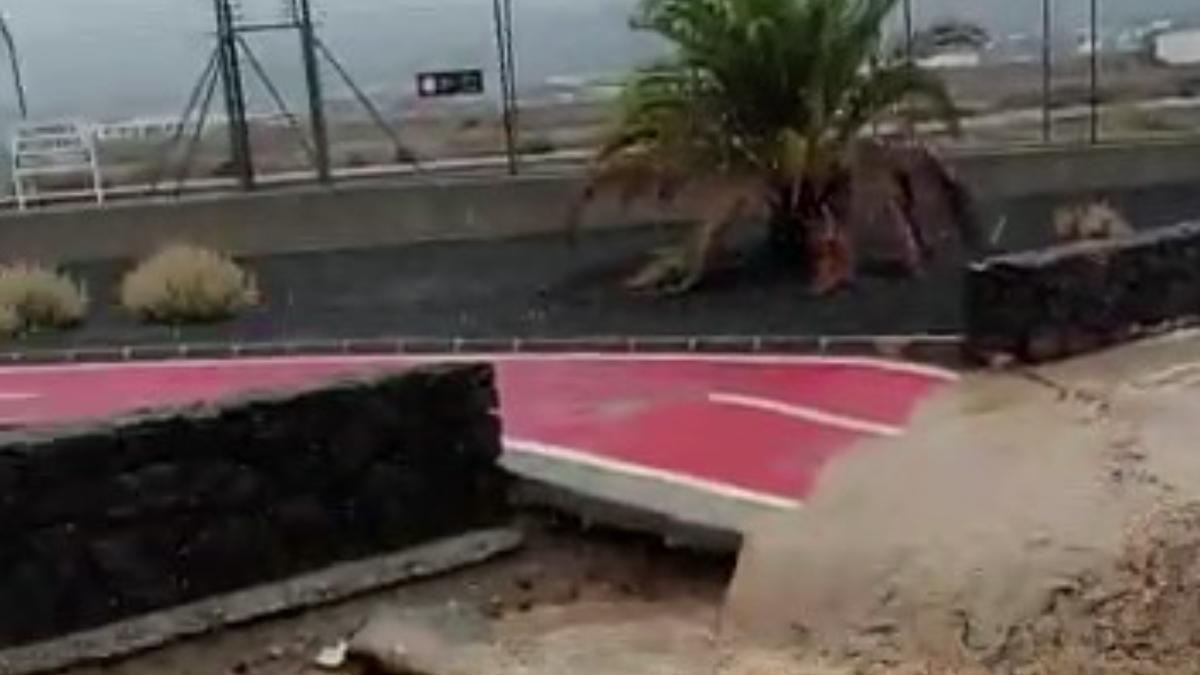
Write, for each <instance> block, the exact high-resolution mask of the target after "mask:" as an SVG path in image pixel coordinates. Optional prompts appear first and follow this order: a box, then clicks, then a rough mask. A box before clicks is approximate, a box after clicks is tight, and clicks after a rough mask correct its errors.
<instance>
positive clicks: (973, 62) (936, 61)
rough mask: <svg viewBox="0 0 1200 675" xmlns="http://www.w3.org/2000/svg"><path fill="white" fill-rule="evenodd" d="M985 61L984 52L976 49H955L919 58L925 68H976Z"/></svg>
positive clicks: (918, 61) (918, 60)
mask: <svg viewBox="0 0 1200 675" xmlns="http://www.w3.org/2000/svg"><path fill="white" fill-rule="evenodd" d="M982 62H983V54H982V53H980V52H979V51H978V50H974V49H954V50H947V51H943V52H938V53H937V54H931V55H929V56H926V57H923V58H920V59H917V63H918V64H919V65H920V66H921V67H923V68H976V67H978V66H979V64H980V63H982Z"/></svg>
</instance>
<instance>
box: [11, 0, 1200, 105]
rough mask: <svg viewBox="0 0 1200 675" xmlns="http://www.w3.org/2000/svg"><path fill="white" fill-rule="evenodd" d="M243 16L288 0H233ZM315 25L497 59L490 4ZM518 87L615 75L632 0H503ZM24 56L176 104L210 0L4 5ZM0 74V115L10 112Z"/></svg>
mask: <svg viewBox="0 0 1200 675" xmlns="http://www.w3.org/2000/svg"><path fill="white" fill-rule="evenodd" d="M1053 1H1054V2H1055V6H1056V15H1057V17H1058V23H1059V26H1060V30H1061V31H1062V32H1063V33H1070V32H1074V31H1075V30H1077V29H1078V28H1080V27H1082V26H1083V25H1084V22H1085V19H1086V16H1087V7H1088V0H1053ZM241 2H242V4H243V5H244V7H245V8H246V12H247V14H248V15H249V17H250V18H253V19H273V18H278V15H279V12H280V7H281V6H282V5H283V2H284V0H241ZM313 2H314V6H315V7H316V8H317V11H318V16H319V17H320V18H321V19H322V23H323V25H322V27H321V33H322V35H323V37H324V38H325V40H326V42H327V43H328V44H329V45H330V46H331V47H332V48H333V49H334V50H335V51H336V52H337V53H338V54H339V55H340V57H341V58H342V60H343V61H344V62H345V64H346V65H347V67H348V68H349V69H350V70H351V71H352V72H353V73H354V74H355V75H356V77H357V78H359V79H360V81H361V82H362V83H363V84H364V85H366V86H368V87H372V86H374V87H384V88H388V89H389V90H393V91H394V90H396V89H398V88H402V87H405V86H409V85H410V83H411V79H412V74H413V72H414V71H415V70H419V69H431V68H443V67H479V66H482V67H485V68H489V67H490V66H491V64H492V63H493V62H494V55H493V50H494V47H493V44H492V27H491V0H313ZM513 2H514V8H515V12H516V36H517V52H518V61H519V62H520V65H521V73H522V77H523V79H524V81H525V82H526V83H530V82H539V81H541V80H543V79H544V78H545V77H547V76H550V75H579V74H583V75H587V74H595V73H604V72H611V71H613V70H621V69H624V68H625V67H627V66H628V64H629V63H630V62H631V60H634V61H635V60H640V59H643V58H644V56H645V53H646V51H647V50H646V45H647V44H648V42H647V41H646V40H645V39H644V38H641V37H638V36H632V35H630V33H629V31H628V30H627V24H626V19H627V17H628V15H629V12H630V10H631V8H632V7H633V6H634V4H635V2H636V0H513ZM914 2H915V4H916V14H917V17H918V22H919V23H927V22H928V21H930V20H933V19H936V18H943V17H947V16H956V17H960V18H967V19H974V20H977V21H979V22H981V23H983V24H985V25H987V26H988V27H989V29H991V30H992V31H993V32H994V33H996V34H998V35H1003V34H1007V33H1010V32H1020V31H1033V30H1036V27H1037V25H1038V17H1039V16H1040V14H1039V7H1040V0H914ZM1101 2H1102V3H1103V5H1104V12H1103V17H1104V23H1106V24H1109V25H1112V24H1115V23H1123V22H1126V21H1128V20H1130V19H1131V18H1134V17H1139V18H1151V17H1154V16H1162V15H1165V14H1169V13H1175V12H1183V11H1188V10H1191V9H1193V8H1195V9H1200V1H1198V0H1144V1H1143V2H1136V1H1135V0H1101ZM0 11H4V12H5V13H6V14H7V16H8V17H9V19H10V22H11V24H12V27H13V30H14V32H15V33H16V37H17V40H18V42H19V44H20V47H21V51H22V54H23V59H22V60H23V62H24V65H25V69H26V74H27V81H28V89H29V94H30V100H31V102H32V104H33V106H34V108H35V112H38V113H39V114H41V115H47V116H65V115H77V114H78V115H87V116H91V117H112V116H128V115H131V114H137V113H146V114H167V113H175V112H176V111H177V110H178V108H179V107H181V106H182V103H183V101H184V100H185V99H186V96H187V92H188V90H189V89H190V87H191V84H192V82H193V81H194V80H195V78H196V76H197V75H198V74H199V72H200V69H201V67H202V66H203V64H204V61H205V58H206V56H207V54H208V52H209V49H210V45H211V35H210V31H211V24H212V16H211V0H0ZM254 40H255V44H256V45H257V47H256V49H258V50H259V52H260V56H261V57H262V58H263V60H264V61H265V62H266V63H267V65H268V67H269V68H270V69H271V70H272V72H274V73H276V74H277V76H278V79H279V84H280V85H281V86H282V87H283V88H284V89H285V90H289V91H292V92H295V91H297V90H298V89H297V85H298V83H299V81H300V78H299V77H298V68H297V58H296V42H295V37H294V36H292V35H278V36H274V37H262V36H259V37H255V38H254ZM8 86H9V85H8V83H7V78H6V75H5V74H4V71H3V69H0V117H3V116H4V115H5V114H11V108H12V105H11V100H10V99H11V96H7V95H6V92H7V91H8Z"/></svg>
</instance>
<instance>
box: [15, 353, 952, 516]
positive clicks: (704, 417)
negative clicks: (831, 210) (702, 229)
mask: <svg viewBox="0 0 1200 675" xmlns="http://www.w3.org/2000/svg"><path fill="white" fill-rule="evenodd" d="M436 360H446V359H445V358H442V357H437V358H436ZM453 360H488V361H492V362H494V363H495V364H496V367H497V374H498V381H499V386H500V391H501V401H502V410H501V412H502V416H503V419H504V426H505V441H506V447H507V448H508V450H509V451H510V452H529V453H540V454H543V455H551V456H556V457H559V458H563V459H566V460H569V461H576V462H582V463H588V464H594V465H597V466H602V467H604V468H608V469H612V470H615V471H624V472H628V473H634V474H642V475H649V476H654V477H657V478H661V479H663V480H669V481H675V482H678V483H685V484H689V485H693V486H696V487H699V488H701V489H706V490H711V491H713V492H715V493H721V494H725V495H731V496H741V497H746V498H749V499H757V500H759V501H763V502H767V503H774V504H782V505H789V504H794V503H797V502H800V501H802V500H803V499H804V498H805V497H806V496H807V495H808V494H809V493H810V492H811V491H812V490H813V489H814V486H815V485H816V481H817V479H818V477H819V475H820V471H821V468H822V467H823V466H824V465H825V464H826V463H827V462H828V461H829V459H830V458H832V457H834V456H835V455H837V454H838V453H841V452H846V451H848V450H849V449H850V448H851V446H852V445H853V444H854V443H855V442H856V441H857V440H859V439H862V438H869V437H887V436H895V435H899V434H902V433H903V432H904V428H905V425H906V424H907V422H908V419H909V417H910V415H911V414H912V412H913V409H914V408H915V406H916V405H917V404H918V403H919V402H920V401H921V400H922V399H923V398H925V397H926V396H928V395H930V394H931V393H933V392H934V391H936V390H938V389H939V388H941V387H944V386H947V385H949V384H950V383H952V382H953V381H954V380H955V379H956V378H955V376H954V375H953V374H952V373H949V372H947V371H943V370H940V369H936V368H930V367H925V366H916V365H910V364H903V363H893V362H887V361H879V360H871V359H837V358H821V357H785V356H778V357H775V356H673V355H643V356H630V355H545V356H536V355H502V356H490V355H482V356H455V357H453ZM417 362H419V359H417V358H415V357H410V356H370V357H367V356H363V357H353V356H339V357H289V358H269V359H244V360H238V361H172V362H158V363H123V364H79V365H71V364H67V365H54V366H21V367H11V368H0V424H2V425H5V426H23V425H41V424H56V423H63V422H71V421H80V420H86V419H95V418H104V417H109V416H112V415H115V414H118V413H123V412H130V411H133V410H136V409H140V408H162V407H169V406H174V405H180V404H189V403H196V402H202V401H213V400H217V399H220V398H222V397H227V396H230V395H234V394H237V393H242V392H245V391H249V390H276V389H280V388H284V389H287V388H297V387H305V386H311V385H314V384H318V383H320V382H322V381H325V380H328V379H331V378H334V377H337V376H341V375H346V374H350V373H377V372H383V371H388V370H394V369H401V368H404V367H407V366H411V365H413V364H414V363H417Z"/></svg>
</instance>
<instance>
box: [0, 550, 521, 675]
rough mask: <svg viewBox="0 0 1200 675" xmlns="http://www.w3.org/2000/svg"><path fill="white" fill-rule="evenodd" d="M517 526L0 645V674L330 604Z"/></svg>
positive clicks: (449, 563)
mask: <svg viewBox="0 0 1200 675" xmlns="http://www.w3.org/2000/svg"><path fill="white" fill-rule="evenodd" d="M522 540H523V539H522V535H521V533H520V532H517V531H516V530H510V529H495V530H482V531H478V532H471V533H468V534H464V535H462V536H459V537H454V538H450V539H443V540H440V541H435V542H432V543H429V544H425V545H422V546H417V547H414V548H410V549H407V550H404V551H401V552H398V553H392V554H388V555H383V556H377V557H375V558H370V559H367V560H361V561H355V562H348V563H342V564H339V565H335V566H333V567H329V568H326V569H324V570H319V571H317V572H311V573H308V574H304V575H301V576H297V577H293V578H291V579H287V580H283V581H279V582H273V583H269V584H265V585H262V586H257V587H254V588H250V589H246V590H242V591H235V592H233V593H229V594H226V595H221V596H217V597H213V598H209V599H206V600H201V601H199V602H194V603H191V604H187V605H181V606H178V607H173V608H170V609H165V610H161V611H158V612H153V613H151V614H146V615H143V616H140V617H136V618H133V619H128V620H125V621H120V622H117V623H113V624H109V625H107V626H102V627H100V628H96V629H93V630H90V631H86V632H82V633H76V634H74V635H67V636H64V637H60V638H55V639H53V640H48V641H45V642H40V643H35V644H32V645H27V646H22V647H14V648H12V649H7V650H2V651H0V674H3V675H30V674H31V673H39V672H45V671H57V670H62V669H65V668H68V667H73V666H78V665H82V664H85V663H93V662H101V661H107V660H111V659H115V658H119V657H124V656H128V655H130V654H134V653H137V652H142V651H146V650H150V649H153V648H155V647H159V646H161V645H163V644H166V643H167V642H170V641H172V640H175V639H178V638H182V637H188V636H193V635H200V634H203V633H209V632H212V631H214V630H218V629H220V628H224V627H227V626H236V625H239V624H244V623H248V622H250V621H254V620H258V619H263V618H266V617H269V616H275V615H278V614H282V613H285V612H289V611H295V610H298V609H303V608H306V607H314V606H318V605H323V604H328V603H330V602H334V601H337V600H343V599H346V598H349V597H352V596H356V595H361V594H363V593H368V592H371V591H375V590H378V589H381V588H385V587H388V586H394V585H397V584H400V583H403V582H408V581H414V580H418V579H424V578H428V577H432V576H435V575H438V574H443V573H445V572H449V571H452V570H456V569H459V568H462V567H466V566H469V565H474V564H478V563H482V562H486V561H488V560H491V559H492V558H495V557H497V556H500V555H503V554H505V553H509V552H511V551H514V550H516V549H517V548H519V547H520V546H521V544H522Z"/></svg>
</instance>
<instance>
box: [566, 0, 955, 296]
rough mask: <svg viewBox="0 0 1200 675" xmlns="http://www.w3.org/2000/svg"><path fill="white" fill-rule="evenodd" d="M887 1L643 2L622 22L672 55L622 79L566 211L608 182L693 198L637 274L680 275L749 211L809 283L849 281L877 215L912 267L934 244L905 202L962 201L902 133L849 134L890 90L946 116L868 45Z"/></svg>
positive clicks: (651, 278) (878, 33)
mask: <svg viewBox="0 0 1200 675" xmlns="http://www.w3.org/2000/svg"><path fill="white" fill-rule="evenodd" d="M896 3H897V0H643V1H642V5H641V7H640V8H639V11H638V13H637V14H636V16H635V17H634V19H633V26H634V28H635V29H640V30H649V31H653V32H655V33H657V34H659V35H660V36H662V37H664V38H666V40H667V41H668V42H669V43H670V45H671V47H672V49H671V53H670V55H669V56H668V57H667V58H665V59H663V60H661V61H659V62H657V63H654V64H652V65H649V66H647V67H645V68H642V69H640V70H638V71H637V72H636V73H635V74H634V75H633V76H632V77H631V78H630V80H629V81H628V82H627V83H626V85H625V88H624V92H623V96H622V100H621V107H620V114H619V118H618V123H617V125H616V128H615V129H614V131H613V134H612V136H611V138H610V139H609V141H608V142H607V143H606V144H605V145H604V147H603V148H602V149H601V151H600V152H599V154H598V156H597V159H596V161H595V164H594V166H593V168H592V172H591V176H590V180H589V183H588V188H587V189H586V191H585V193H584V194H583V196H582V198H581V199H580V201H579V203H578V204H576V208H575V209H574V211H573V213H572V215H571V221H572V223H577V222H578V220H579V215H580V211H581V209H582V208H583V207H584V206H585V205H586V204H587V203H588V202H590V201H591V200H592V199H593V198H595V197H597V196H598V195H600V194H601V193H604V192H608V191H612V190H615V191H617V192H618V193H619V194H620V195H621V196H622V197H623V198H624V199H626V200H632V199H636V198H641V197H651V198H654V199H660V200H668V201H671V202H674V203H675V204H676V205H678V206H681V207H685V208H689V209H694V215H696V216H697V220H698V226H697V228H696V230H695V232H694V233H693V234H692V236H691V237H690V238H689V239H688V240H687V241H686V242H684V243H683V244H681V245H680V246H679V247H678V248H672V249H670V250H668V251H664V252H660V255H659V256H657V257H656V259H655V260H654V261H653V262H652V263H651V264H650V265H648V266H647V267H646V268H645V269H644V270H642V271H641V272H640V273H639V274H637V275H635V277H634V278H633V279H631V280H630V284H631V285H632V286H634V287H639V288H655V289H658V290H684V289H687V288H690V287H692V286H693V285H694V284H696V283H697V282H698V281H699V280H700V279H701V277H702V275H703V272H704V269H705V267H706V265H707V263H708V262H709V261H710V260H711V258H712V256H713V255H714V252H715V251H716V250H717V249H718V248H719V246H718V245H719V243H720V242H721V240H722V238H723V235H724V233H725V232H726V230H727V229H728V228H729V227H730V226H731V225H733V224H736V223H739V222H746V221H753V220H758V221H761V222H765V223H766V224H767V226H768V231H769V234H770V242H771V245H772V247H773V248H774V249H775V250H776V251H779V252H780V253H781V254H783V255H785V256H790V257H792V258H793V259H795V260H797V261H799V262H800V263H801V267H803V268H804V269H805V271H806V272H807V273H808V274H809V276H810V278H811V280H812V283H813V286H814V290H816V291H818V292H825V291H829V290H832V289H833V288H836V287H838V286H840V285H842V284H843V283H845V282H847V281H849V280H850V279H851V277H852V274H853V269H854V267H855V263H854V260H853V255H852V254H853V253H854V248H853V246H852V243H853V239H854V237H855V235H856V234H861V233H860V232H857V231H856V225H861V224H863V223H868V222H876V223H878V222H888V223H890V224H891V225H892V226H893V227H894V228H895V229H896V231H897V233H898V237H897V238H896V240H897V241H898V242H899V245H900V248H901V255H902V256H903V257H904V260H905V262H906V264H908V265H910V266H911V267H912V268H913V269H916V268H917V266H918V265H919V264H920V262H921V259H922V258H924V257H925V256H927V255H929V254H930V253H931V251H932V241H931V237H930V232H929V231H928V228H922V227H917V225H916V222H917V214H918V211H919V210H920V209H921V208H922V207H925V206H934V207H939V208H941V209H942V212H943V213H948V214H950V215H951V216H952V217H953V219H954V220H956V221H958V222H960V223H961V222H965V220H964V217H965V214H966V206H967V202H966V199H965V193H964V192H963V190H962V189H961V188H960V187H959V185H958V184H957V183H956V182H955V181H954V179H953V178H952V177H951V176H950V175H949V173H948V172H947V170H946V168H945V167H944V166H943V165H942V163H941V162H939V161H937V159H936V158H935V157H934V156H933V155H932V154H931V153H930V152H929V151H928V150H926V149H925V148H924V147H923V146H921V145H918V144H916V143H915V142H913V141H911V140H910V138H909V137H908V136H898V137H897V138H893V139H891V140H889V141H886V142H884V141H868V140H865V139H864V138H863V134H862V131H863V130H864V128H866V127H867V126H868V125H871V124H873V123H875V122H877V121H879V120H880V119H882V118H884V117H885V116H887V115H888V114H889V113H893V112H895V111H896V110H897V109H898V107H900V106H901V105H902V104H904V105H915V104H918V103H920V104H924V105H925V108H924V111H925V112H926V113H927V114H931V115H932V116H933V117H934V118H935V119H937V120H941V121H944V122H945V123H946V124H947V125H949V127H950V128H951V129H952V130H956V128H957V127H956V116H955V109H954V106H953V103H952V101H951V100H950V97H949V96H948V94H947V92H946V90H945V88H944V87H943V85H942V83H941V82H940V80H938V79H937V78H935V77H934V76H932V75H930V74H928V73H926V72H925V71H923V70H921V69H919V68H918V67H916V66H915V65H914V64H913V63H911V62H909V61H905V60H902V59H899V58H892V57H885V56H881V54H883V53H884V50H883V49H882V48H881V47H882V44H881V43H882V33H883V24H884V22H885V20H886V18H887V17H888V15H889V14H890V13H891V11H892V10H893V8H894V7H895V5H896ZM908 109H909V110H911V109H912V108H908ZM864 227H865V226H864Z"/></svg>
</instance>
